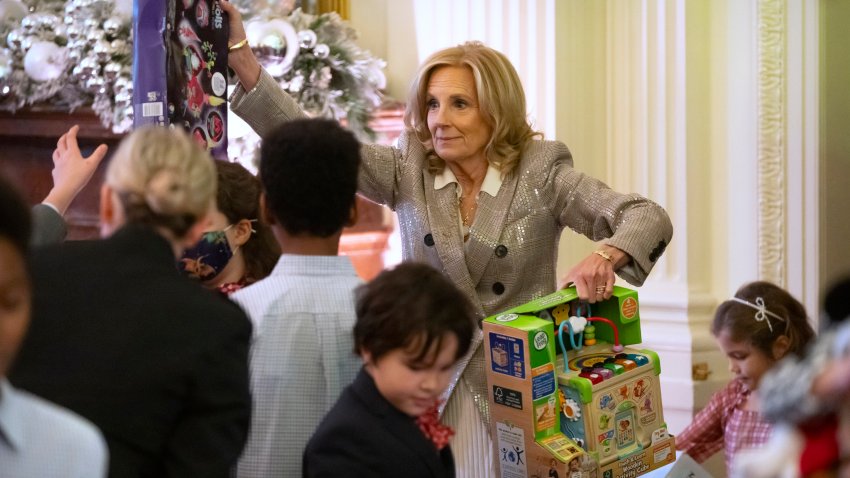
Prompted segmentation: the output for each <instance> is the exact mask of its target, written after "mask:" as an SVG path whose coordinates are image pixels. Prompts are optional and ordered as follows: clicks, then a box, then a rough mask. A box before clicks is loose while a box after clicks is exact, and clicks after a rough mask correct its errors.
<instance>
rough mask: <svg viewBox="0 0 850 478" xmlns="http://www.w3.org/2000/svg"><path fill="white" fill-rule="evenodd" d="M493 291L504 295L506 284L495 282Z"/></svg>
mask: <svg viewBox="0 0 850 478" xmlns="http://www.w3.org/2000/svg"><path fill="white" fill-rule="evenodd" d="M493 292H494V293H495V294H496V295H502V294H504V293H505V285H504V284H502V283H501V282H495V283H494V284H493Z"/></svg>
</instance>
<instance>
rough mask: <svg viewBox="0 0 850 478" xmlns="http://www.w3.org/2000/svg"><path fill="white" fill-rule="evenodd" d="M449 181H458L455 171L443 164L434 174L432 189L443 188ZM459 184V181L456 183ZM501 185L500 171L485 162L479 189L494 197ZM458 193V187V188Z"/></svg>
mask: <svg viewBox="0 0 850 478" xmlns="http://www.w3.org/2000/svg"><path fill="white" fill-rule="evenodd" d="M451 183H458V180H457V177H456V176H455V173H453V172H452V170H451V168H449V167H448V166H444V167H443V170H442V171H440V172H439V173H438V174H437V175H436V176H434V189H443V188H444V187H446V186H448V185H449V184H451ZM458 185H460V183H458ZM501 187H502V173H500V172H499V170H498V169H496V168H495V167H493V165H492V164H489V163H488V164H487V174H485V175H484V182H483V183H482V184H481V191H483V192H485V193H487V194H489V195H490V196H491V197H496V195H497V194H498V193H499V189H500V188H501ZM458 194H460V188H458Z"/></svg>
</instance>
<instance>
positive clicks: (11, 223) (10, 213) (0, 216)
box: [0, 176, 31, 255]
mask: <svg viewBox="0 0 850 478" xmlns="http://www.w3.org/2000/svg"><path fill="white" fill-rule="evenodd" d="M30 227H31V219H30V210H29V208H28V207H27V204H26V202H25V201H24V199H23V197H22V196H21V195H20V193H19V192H18V190H17V189H15V187H14V186H12V183H11V182H10V181H8V180H7V179H6V178H5V177H3V176H0V238H4V239H8V240H9V242H11V243H12V245H13V246H14V247H15V249H17V250H18V251H19V252H20V253H21V255H26V253H27V250H28V249H29V241H30Z"/></svg>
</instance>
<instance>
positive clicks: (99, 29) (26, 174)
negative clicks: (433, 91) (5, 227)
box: [0, 0, 402, 277]
mask: <svg viewBox="0 0 850 478" xmlns="http://www.w3.org/2000/svg"><path fill="white" fill-rule="evenodd" d="M163 1H175V2H178V3H179V2H182V3H191V4H194V3H197V2H199V1H202V2H209V1H211V0H163ZM233 3H234V4H235V5H237V7H238V8H239V9H240V10H241V11H242V13H243V16H244V18H245V21H246V32H247V34H248V39H249V44H250V45H251V48H252V49H253V50H254V52H255V53H256V55H257V57H258V58H259V59H260V61H261V62H262V64H263V65H264V67H265V68H266V69H267V70H268V71H269V72H270V73H271V74H272V76H273V77H275V78H276V79H277V80H278V81H279V82H280V84H281V85H282V86H283V87H284V88H285V89H286V90H287V91H288V92H289V93H290V94H291V95H292V96H293V97H294V98H296V100H297V101H298V102H299V103H300V104H301V105H302V107H303V108H304V109H305V111H307V112H308V113H309V114H311V115H314V116H324V117H332V118H336V119H340V120H342V121H344V122H345V123H346V124H347V125H348V127H349V128H350V129H351V130H352V131H353V132H355V134H357V136H358V137H360V138H361V139H363V140H373V141H381V142H391V141H394V140H395V138H396V137H397V136H398V134H399V133H400V131H401V127H402V125H401V111H400V107H399V105H398V104H397V103H393V102H391V101H388V100H387V99H385V98H384V97H383V95H382V90H383V88H384V87H385V82H386V80H385V77H384V74H383V71H382V70H383V68H384V62H383V60H381V59H379V58H376V57H374V56H372V55H371V54H370V53H369V52H367V51H364V50H362V49H361V48H359V47H358V46H357V44H356V43H355V40H356V32H355V31H354V30H353V29H352V28H351V27H350V26H349V25H348V24H347V23H346V22H345V21H344V20H342V19H341V18H340V16H339V15H338V14H337V13H335V12H327V13H322V14H308V13H305V12H303V11H302V10H300V9H297V8H296V9H295V10H292V8H293V7H295V3H296V2H293V1H291V0H290V1H286V0H284V1H278V2H267V1H250V0H234V1H233ZM132 10H133V0H0V172H2V173H3V174H5V175H6V176H8V177H12V178H15V180H16V181H17V182H18V183H19V184H20V185H21V188H22V189H23V190H24V192H25V193H26V194H27V196H28V198H29V200H30V201H31V202H33V203H34V202H38V201H40V200H41V199H42V198H43V197H44V196H45V195H46V193H47V191H48V189H49V188H50V185H51V177H50V171H51V168H52V161H51V152H52V150H53V148H54V147H55V142H56V139H57V138H58V137H59V135H61V134H62V133H63V132H64V131H65V130H67V129H68V128H69V127H70V126H71V125H72V124H80V125H81V130H80V133H79V136H80V140H81V145H82V146H83V147H92V148H93V147H94V146H96V145H97V144H98V143H101V142H105V143H107V144H109V145H110V146H114V145H115V144H117V142H118V141H120V138H121V137H122V136H123V134H125V133H126V132H127V131H129V130H130V128H131V127H132V125H133V118H132V114H133V108H132V97H133V81H132V56H133V55H132V51H133V48H132V41H133V39H132V33H131V32H132ZM232 116H233V118H235V115H232ZM228 129H229V131H228V138H229V147H228V156H229V157H230V159H231V160H234V161H240V162H242V163H243V164H245V165H246V166H248V167H249V169H250V168H251V167H253V166H254V163H253V161H254V157H255V151H256V148H257V146H258V145H259V138H258V137H257V136H256V135H255V134H254V133H253V132H252V131H250V129H248V128H247V126H245V125H244V123H240V122H238V121H233V122H231V125H230V127H229V128H228ZM107 160H108V159H107ZM100 169H101V171H99V172H98V175H97V176H96V177H95V178H94V179H93V181H92V183H93V184H94V185H96V184H98V183H99V182H100V181H101V179H102V178H101V176H100V175H101V174H102V170H103V169H104V168H103V167H101V168H100ZM94 185H92V186H89V187H88V188H86V189H85V190H84V191H83V192H82V193H81V195H80V197H78V199H77V201H75V203H74V204H73V205H72V207H71V209H70V210H69V211H68V213H67V216H66V218H67V220H68V222H69V226H70V234H69V236H70V237H71V238H88V237H94V236H96V235H97V227H96V225H97V189H98V188H97V187H96V186H94ZM360 209H361V215H360V221H359V222H358V224H357V225H355V226H354V227H353V228H352V229H351V230H349V231H347V232H346V234H345V235H344V237H343V241H342V243H343V245H342V248H343V250H344V252H346V253H349V254H350V255H352V257H353V258H354V261H355V264H356V266H357V268H358V271H359V272H360V273H361V275H363V276H364V277H371V276H372V275H374V274H375V273H376V272H377V271H378V270H380V268H381V265H382V263H381V261H380V256H381V253H382V252H383V250H384V248H385V246H386V239H387V235H388V234H389V230H390V227H391V226H389V225H388V224H389V223H388V221H387V219H386V216H387V215H386V213H385V212H384V210H383V209H382V208H380V207H377V206H375V205H374V204H372V203H369V202H368V201H365V200H361V201H360Z"/></svg>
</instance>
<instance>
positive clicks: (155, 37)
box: [133, 0, 229, 159]
mask: <svg viewBox="0 0 850 478" xmlns="http://www.w3.org/2000/svg"><path fill="white" fill-rule="evenodd" d="M228 34H229V32H228V28H227V19H226V18H225V17H224V12H223V11H222V10H221V6H220V5H219V3H218V0H135V3H134V15H133V37H134V42H133V117H134V121H133V125H134V127H139V126H142V125H148V124H157V125H175V126H179V127H182V128H184V129H186V131H188V132H189V133H190V134H191V135H192V137H193V138H194V139H195V140H196V141H197V142H198V144H200V145H201V146H203V147H204V148H205V149H207V150H209V151H210V153H211V154H212V155H213V157H215V158H218V159H226V158H227V103H226V100H227V98H226V95H227V41H228Z"/></svg>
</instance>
